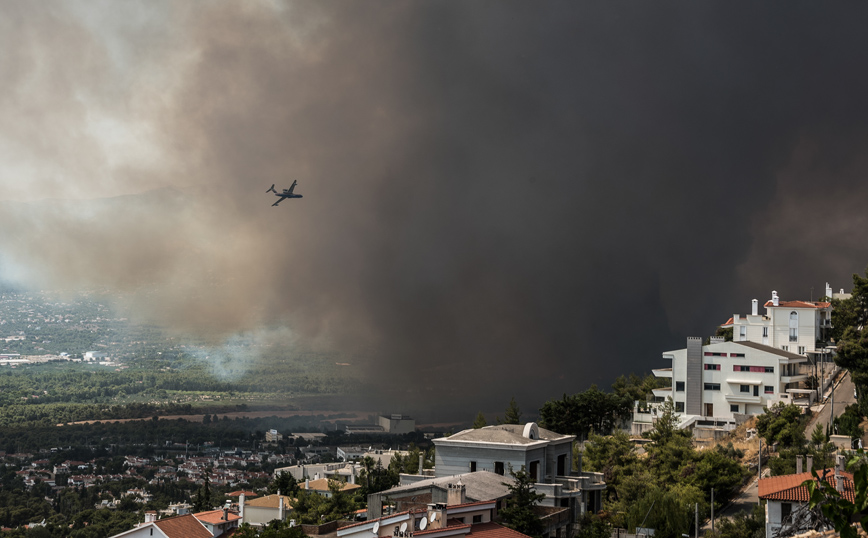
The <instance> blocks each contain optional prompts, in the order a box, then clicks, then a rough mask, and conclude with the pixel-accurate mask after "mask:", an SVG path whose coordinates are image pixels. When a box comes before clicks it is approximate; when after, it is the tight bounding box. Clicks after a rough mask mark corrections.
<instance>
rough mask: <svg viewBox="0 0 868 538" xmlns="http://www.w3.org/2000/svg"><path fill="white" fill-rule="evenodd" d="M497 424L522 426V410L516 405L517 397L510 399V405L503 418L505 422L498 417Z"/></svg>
mask: <svg viewBox="0 0 868 538" xmlns="http://www.w3.org/2000/svg"><path fill="white" fill-rule="evenodd" d="M497 423H498V424H521V409H519V408H518V404H517V403H515V396H513V397H512V398H510V399H509V405H508V406H507V407H506V414H505V415H504V416H503V420H500V417H498V418H497Z"/></svg>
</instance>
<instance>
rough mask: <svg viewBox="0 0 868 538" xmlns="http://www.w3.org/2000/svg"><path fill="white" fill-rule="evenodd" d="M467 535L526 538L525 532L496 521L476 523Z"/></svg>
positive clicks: (491, 537)
mask: <svg viewBox="0 0 868 538" xmlns="http://www.w3.org/2000/svg"><path fill="white" fill-rule="evenodd" d="M414 534H418V533H414ZM467 536H472V537H474V538H528V536H527V534H522V533H520V532H518V531H514V530H512V529H510V528H507V527H504V526H503V525H498V524H497V523H477V524H476V525H473V526H472V527H471V528H470V533H469V534H468V535H467Z"/></svg>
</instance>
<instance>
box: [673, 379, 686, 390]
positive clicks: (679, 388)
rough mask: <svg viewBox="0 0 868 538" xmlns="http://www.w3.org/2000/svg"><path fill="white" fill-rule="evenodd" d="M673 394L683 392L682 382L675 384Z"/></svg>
mask: <svg viewBox="0 0 868 538" xmlns="http://www.w3.org/2000/svg"><path fill="white" fill-rule="evenodd" d="M675 392H684V381H676V382H675Z"/></svg>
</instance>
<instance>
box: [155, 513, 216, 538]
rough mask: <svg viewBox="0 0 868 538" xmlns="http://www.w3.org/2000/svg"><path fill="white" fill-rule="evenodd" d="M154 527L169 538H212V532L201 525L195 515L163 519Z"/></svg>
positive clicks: (156, 522)
mask: <svg viewBox="0 0 868 538" xmlns="http://www.w3.org/2000/svg"><path fill="white" fill-rule="evenodd" d="M154 525H156V526H157V527H158V528H159V529H160V530H161V531H163V534H165V535H166V536H168V537H169V538H212V536H211V531H209V530H208V529H206V528H205V525H202V524H201V523H199V520H197V519H196V518H195V517H193V514H186V515H183V516H176V517H170V518H166V519H161V520H159V521H155V522H154Z"/></svg>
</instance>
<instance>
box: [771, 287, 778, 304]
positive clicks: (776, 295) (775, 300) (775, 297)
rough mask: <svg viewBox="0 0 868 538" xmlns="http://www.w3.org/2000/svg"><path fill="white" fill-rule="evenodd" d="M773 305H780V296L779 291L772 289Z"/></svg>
mask: <svg viewBox="0 0 868 538" xmlns="http://www.w3.org/2000/svg"><path fill="white" fill-rule="evenodd" d="M772 306H780V298H779V297H778V292H776V291H774V290H772Z"/></svg>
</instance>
